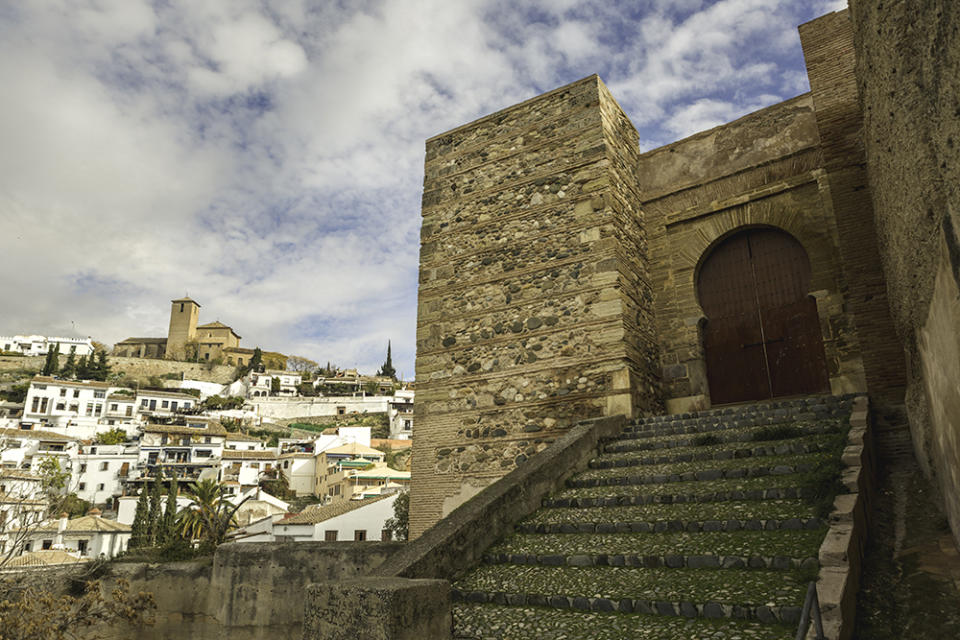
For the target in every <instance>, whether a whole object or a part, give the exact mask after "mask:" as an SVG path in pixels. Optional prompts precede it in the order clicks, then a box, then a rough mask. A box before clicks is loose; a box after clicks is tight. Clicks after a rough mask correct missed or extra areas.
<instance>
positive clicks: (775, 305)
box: [697, 228, 830, 404]
mask: <svg viewBox="0 0 960 640" xmlns="http://www.w3.org/2000/svg"><path fill="white" fill-rule="evenodd" d="M809 285H810V261H809V259H808V258H807V254H806V251H804V249H803V247H802V246H801V245H800V243H799V242H797V240H796V239H795V238H794V237H793V236H791V235H790V234H788V233H785V232H783V231H780V230H777V229H770V228H751V229H746V230H744V231H741V232H739V233H736V234H734V235H733V236H731V237H729V238H728V239H726V240H725V241H723V242H722V243H721V244H720V245H718V246H717V247H716V248H715V249H714V250H713V251H712V252H711V254H710V255H709V256H708V257H707V260H706V261H705V262H704V264H703V266H702V267H701V269H700V273H699V276H698V278H697V293H698V296H699V299H700V305H701V306H702V307H703V310H704V313H705V314H706V316H707V322H706V325H705V327H704V333H703V341H704V350H705V352H706V364H707V382H708V384H709V385H710V398H711V400H712V402H713V403H714V404H724V403H730V402H746V401H749V400H761V399H766V398H772V397H776V396H790V395H799V394H808V393H819V392H823V391H828V390H829V388H830V384H829V377H828V374H827V367H826V356H825V354H824V349H823V338H822V335H821V332H820V319H819V316H818V315H817V303H816V300H815V299H814V298H813V297H811V296H809V295H808V294H807V291H808V288H809Z"/></svg>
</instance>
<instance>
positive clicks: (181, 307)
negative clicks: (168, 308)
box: [180, 302, 183, 313]
mask: <svg viewBox="0 0 960 640" xmlns="http://www.w3.org/2000/svg"><path fill="white" fill-rule="evenodd" d="M180 313H183V303H182V302H181V303H180Z"/></svg>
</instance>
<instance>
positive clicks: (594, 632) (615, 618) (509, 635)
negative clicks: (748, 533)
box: [453, 603, 794, 640]
mask: <svg viewBox="0 0 960 640" xmlns="http://www.w3.org/2000/svg"><path fill="white" fill-rule="evenodd" d="M453 619H454V627H455V628H456V630H457V631H456V635H455V636H454V638H456V639H458V640H461V639H462V640H467V639H470V640H494V639H496V640H525V639H528V638H536V639H537V640H573V639H582V638H590V639H591V640H626V639H628V638H629V639H632V640H790V639H792V638H793V636H794V631H793V630H791V629H789V628H787V627H784V626H780V625H768V624H760V623H756V622H748V621H744V620H706V619H702V618H699V619H695V620H690V619H687V618H671V617H666V616H649V615H640V614H610V613H592V612H589V613H588V612H572V611H564V610H560V609H545V608H541V607H505V606H500V605H495V604H464V603H461V604H456V605H454V607H453Z"/></svg>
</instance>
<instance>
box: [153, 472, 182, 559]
mask: <svg viewBox="0 0 960 640" xmlns="http://www.w3.org/2000/svg"><path fill="white" fill-rule="evenodd" d="M179 537H180V536H178V535H177V476H176V474H174V476H173V478H172V479H171V480H170V489H169V490H167V504H166V508H165V509H164V511H163V520H162V521H161V524H160V538H159V540H157V542H158V543H159V544H161V545H169V544H172V543H173V542H175V541H176V540H177V538H179Z"/></svg>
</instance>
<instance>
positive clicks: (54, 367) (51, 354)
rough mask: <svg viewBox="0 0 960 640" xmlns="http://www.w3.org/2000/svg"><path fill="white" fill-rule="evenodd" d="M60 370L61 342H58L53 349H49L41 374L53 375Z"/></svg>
mask: <svg viewBox="0 0 960 640" xmlns="http://www.w3.org/2000/svg"><path fill="white" fill-rule="evenodd" d="M58 371H60V343H59V342H56V343H54V345H53V349H47V359H46V361H45V362H44V363H43V371H41V375H45V376H53V375H56V374H57V372H58Z"/></svg>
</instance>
